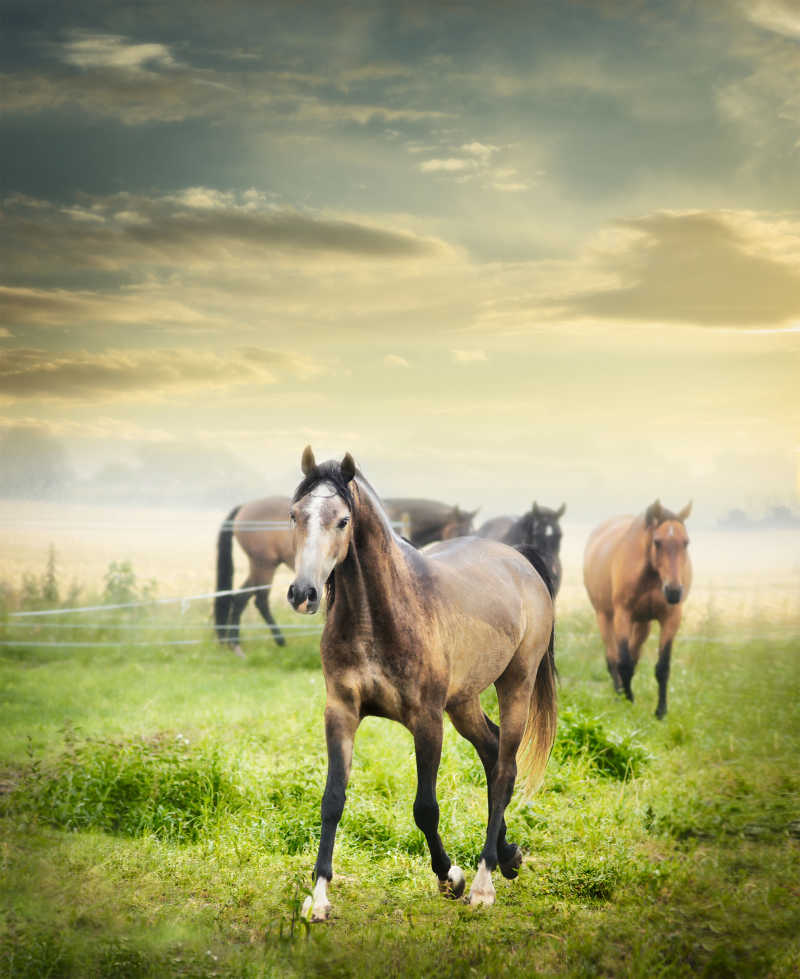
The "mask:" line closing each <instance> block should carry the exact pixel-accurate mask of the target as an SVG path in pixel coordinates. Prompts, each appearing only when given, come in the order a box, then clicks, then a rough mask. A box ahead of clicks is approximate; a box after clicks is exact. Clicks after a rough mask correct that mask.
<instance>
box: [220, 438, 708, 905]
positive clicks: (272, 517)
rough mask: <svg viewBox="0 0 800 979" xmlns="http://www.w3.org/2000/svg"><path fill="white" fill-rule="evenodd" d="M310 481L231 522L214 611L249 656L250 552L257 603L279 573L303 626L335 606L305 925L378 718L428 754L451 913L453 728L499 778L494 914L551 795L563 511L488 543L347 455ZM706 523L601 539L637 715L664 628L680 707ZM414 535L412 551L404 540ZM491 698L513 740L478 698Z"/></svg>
mask: <svg viewBox="0 0 800 979" xmlns="http://www.w3.org/2000/svg"><path fill="white" fill-rule="evenodd" d="M301 470H302V474H303V479H302V480H301V482H300V484H299V486H298V487H297V489H296V491H295V493H294V494H293V496H292V497H291V499H290V498H284V497H271V498H267V499H263V500H256V501H253V502H250V503H246V504H244V505H242V506H238V507H235V508H234V509H233V510H232V511H231V512H230V514H228V516H227V518H226V520H225V522H224V523H223V525H222V528H221V530H220V532H219V536H218V542H217V590H218V591H219V592H222V593H223V594H220V595H218V596H217V598H216V600H215V610H214V611H215V624H216V630H217V635H218V637H219V638H220V640H222V641H225V642H228V643H230V645H231V646H232V647H233V648H234V649H236V650H237V651H238V652H239V653H240V654H241V650H240V648H239V622H240V618H241V615H242V611H243V610H244V607H245V605H246V604H247V601H248V599H249V597H250V595H251V594H252V593H251V592H244V593H240V592H235V591H233V589H232V583H233V561H232V542H233V538H234V537H235V538H236V540H237V541H238V542H239V544H240V545H241V547H242V549H243V550H244V551H245V553H246V554H247V556H248V558H249V573H248V576H247V578H246V580H245V582H244V583H243V585H242V587H243V588H256V587H258V586H264V585H271V583H272V580H273V577H274V574H275V570H276V568H277V567H278V566H279V565H280V564H286V565H288V566H289V567H290V568H292V569H293V570H294V573H295V577H294V580H293V581H292V584H291V586H290V587H289V592H288V598H289V602H290V603H291V605H292V607H293V608H294V609H295V610H296V611H297V612H300V613H305V614H313V613H315V612H316V611H317V610H318V609H319V608H320V605H321V603H322V601H323V597H324V598H325V599H326V605H327V615H326V619H325V625H324V629H323V632H322V638H321V643H320V653H321V659H322V670H323V674H324V677H325V687H326V706H325V736H326V741H327V749H328V776H327V781H326V784H325V790H324V793H323V797H322V828H321V835H320V842H319V850H318V855H317V861H316V865H315V868H314V889H313V894H311V895H309V897H308V899H307V901H306V904H305V906H304V913H305V914H306V915H307V916H308V917H309V918H310V919H311V920H312V921H324V920H325V919H327V918H328V916H329V912H330V908H331V905H330V901H329V899H328V886H329V883H330V881H331V879H332V877H333V869H332V858H333V845H334V839H335V835H336V830H337V826H338V823H339V820H340V818H341V815H342V812H343V809H344V803H345V789H346V786H347V782H348V778H349V773H350V763H351V759H352V752H353V741H354V738H355V734H356V730H357V728H358V725H359V723H360V721H361V720H362V718H364V717H367V716H379V717H386V718H389V719H391V720H395V721H398V722H399V723H401V724H403V725H404V726H405V727H406V728H407V729H408V730H409V731H410V732H411V734H412V736H413V738H414V748H415V754H416V767H417V793H416V798H415V801H414V819H415V822H416V823H417V826H418V827H419V829H420V830H421V831H422V833H423V834H424V836H425V839H426V841H427V844H428V849H429V851H430V857H431V867H432V869H433V871H434V873H435V874H436V877H437V880H438V884H439V890H440V891H441V893H442V894H443V895H445V896H446V897H452V898H459V897H461V895H462V894H463V893H464V890H465V886H466V880H465V876H464V872H463V871H462V870H461V869H460V868H459V867H457V866H456V865H455V864H452V863H451V861H450V858H449V857H448V855H447V852H446V850H445V848H444V844H443V842H442V840H441V838H440V837H439V833H438V824H439V806H438V802H437V798H436V781H437V772H438V768H439V760H440V756H441V748H442V731H443V717H444V714H445V713H446V714H447V715H448V716H449V717H450V720H451V721H452V723H453V726H454V727H455V728H456V730H457V731H458V732H459V734H461V735H462V736H463V737H464V738H466V739H467V740H468V741H470V742H471V744H472V745H473V746H474V747H475V750H476V751H477V753H478V756H479V758H480V760H481V763H482V764H483V767H484V771H485V773H486V781H487V790H488V811H489V818H488V824H487V830H486V837H485V842H484V846H483V849H482V851H481V854H480V856H479V858H478V869H477V872H476V874H475V876H474V878H473V881H472V885H471V887H470V891H469V895H468V901H469V903H470V904H471V905H480V904H483V905H490V904H492V903H494V899H495V890H494V885H493V883H492V872H493V871H494V870H495V869H496V868H497V867H499V868H500V871H501V873H502V874H503V876H504V877H507V878H509V879H513V878H514V877H516V876H517V872H518V868H519V866H520V864H521V862H522V852H521V850H520V848H519V847H518V846H517V845H516V844H514V843H512V842H510V841H509V840H507V839H506V824H505V818H504V816H505V810H506V807H507V805H508V803H509V801H510V799H511V795H512V792H513V789H514V784H515V781H516V778H517V774H518V772H519V773H520V774H521V775H522V776H523V778H524V781H525V787H526V789H527V790H528V791H532V790H533V789H534V788H536V786H537V785H538V783H539V782H540V781H541V778H542V776H543V773H544V768H545V766H546V764H547V759H548V757H549V754H550V751H551V748H552V745H553V741H554V739H555V732H556V717H557V700H556V683H555V681H556V669H555V661H554V654H553V641H554V622H555V616H554V599H555V595H556V593H557V591H558V587H559V585H560V582H561V562H560V558H559V548H560V543H561V528H560V525H559V521H560V518H561V517H562V516H563V514H564V511H565V506H564V505H562V506H561V507H560V508H559V509H558V510H551V509H548V508H546V507H540V506H538V505H537V504H536V503H534V504H533V507H532V509H531V510H530V511H529V512H528V513H526V514H524V515H523V516H521V517H519V518H513V517H498V518H495V519H494V520H490V521H488V522H487V523H485V524H483V526H481V527H479V528H478V530H477V531H475V532H473V530H472V522H473V519H474V517H475V513H474V512H472V513H470V512H465V511H462V510H461V509H460V508H459V507H453V506H448V505H446V504H443V503H437V502H434V501H430V500H413V499H387V500H381V499H380V497H379V496H378V494H377V493H376V492H375V490H374V489H373V487H372V486H371V485H370V483H369V481H368V480H367V479H366V477H365V476H364V475H363V474H362V473H361V472H360V471H359V470H358V469H357V468H356V466H355V463H354V461H353V458H352V456H351V455H350V454H349V453H348V454H346V455H345V456H344V458H343V459H342V460H341V461H340V462H337V461H333V460H331V461H328V462H324V463H320V464H317V462H316V460H315V458H314V455H313V452H312V451H311V448H310V447H308V446H307V447H306V449H305V451H304V452H303V455H302V459H301ZM690 509H691V504H690V505H688V506H686V507H684V508H683V509H682V510H680V511H679V512H678V513H672V512H671V511H669V510H667V509H666V508H665V507H663V506H662V505H661V503H660V502H659V501H656V502H655V503H653V504H652V505H651V506H649V507H648V508H647V509H646V510H645V512H644V513H643V514H641V515H639V516H635V517H630V516H628V517H617V518H613V519H611V520H609V521H606V522H605V523H603V524H601V525H600V526H599V527H597V528H596V529H595V530H594V531H593V532H592V534H591V535H590V537H589V540H588V542H587V545H586V550H585V555H584V568H583V572H584V583H585V585H586V590H587V592H588V595H589V598H590V600H591V603H592V605H593V607H594V610H595V613H596V615H597V622H598V625H599V627H600V632H601V635H602V637H603V640H604V642H605V645H606V662H607V665H608V670H609V673H610V674H611V678H612V681H613V683H614V688H615V689H616V690H617V691H618V692H621V693H624V694H625V696H626V697H627V698H628V699H629V700H633V692H632V690H631V680H632V677H633V673H634V670H635V668H636V664H637V663H638V660H639V655H640V652H641V648H642V644H643V643H644V641H645V639H646V638H647V635H648V631H649V628H650V623H651V622H652V621H654V620H655V621H658V622H659V624H660V627H661V633H660V641H659V654H658V663H657V666H656V677H657V679H658V687H659V694H658V706H657V709H656V716H657V717H659V718H662V717H663V716H664V714H665V713H666V709H667V696H666V691H667V679H668V676H669V665H670V655H671V648H672V640H673V638H674V636H675V633H676V631H677V629H678V626H679V624H680V620H681V610H682V603H683V601H684V600H685V598H686V596H687V594H688V592H689V587H690V585H691V563H690V561H689V557H688V552H687V547H688V543H689V540H688V536H687V533H686V528H685V521H686V518H687V517H688V516H689V512H690ZM287 517H288V525H287V524H286V521H287ZM401 520H402V521H403V527H404V530H405V532H406V534H407V536H402V535H401V534H399V533H397V531H396V529H395V527H396V525H397V523H398V522H399V521H401ZM265 524H270V525H276V526H270V528H269V529H265V528H264V525H265ZM281 524H284V526H283V527H281V526H280V525H281ZM268 592H269V589H268V588H262V589H261V590H259V591H256V592H255V595H256V599H255V601H256V604H257V606H258V609H259V611H260V612H261V614H262V616H263V617H264V619H265V620H266V622H267V623H268V624H269V626H270V629H271V631H272V634H273V636H274V638H275V641H276V642H277V643H278V644H279V645H283V644H284V638H283V636H282V634H281V632H280V629H279V627H278V625H277V624H276V622H275V620H274V618H273V617H272V613H271V612H270V608H269V599H268ZM491 684H494V686H495V689H496V691H497V699H498V705H499V711H500V726H499V727H498V726H497V725H496V724H494V723H493V722H492V721H491V719H490V718H489V717H488V716H487V715H486V714H485V713H484V712H483V710H482V708H481V704H480V699H479V697H480V694H481V692H482V691H483V690H485V689H486V688H487V687H488V686H490V685H491Z"/></svg>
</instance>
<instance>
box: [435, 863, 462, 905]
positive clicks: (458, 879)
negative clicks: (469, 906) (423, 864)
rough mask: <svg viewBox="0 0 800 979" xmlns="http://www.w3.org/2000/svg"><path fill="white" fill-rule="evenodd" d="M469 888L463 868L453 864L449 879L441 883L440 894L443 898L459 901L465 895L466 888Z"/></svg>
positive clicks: (449, 871) (448, 872) (448, 875)
mask: <svg viewBox="0 0 800 979" xmlns="http://www.w3.org/2000/svg"><path fill="white" fill-rule="evenodd" d="M466 886H467V881H466V878H465V877H464V871H463V870H462V869H461V867H457V866H456V865H455V864H453V865H452V866H451V867H450V869H449V870H448V871H447V877H446V878H445V879H444V880H440V881H439V893H440V894H441V895H442V897H449V898H452V899H453V900H457V899H458V898H460V897H461V895H462V894H463V893H464V888H465V887H466Z"/></svg>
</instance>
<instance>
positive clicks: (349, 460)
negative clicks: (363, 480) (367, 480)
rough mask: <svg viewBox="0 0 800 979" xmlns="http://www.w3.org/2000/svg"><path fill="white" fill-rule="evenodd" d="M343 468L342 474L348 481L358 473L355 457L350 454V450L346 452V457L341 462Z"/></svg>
mask: <svg viewBox="0 0 800 979" xmlns="http://www.w3.org/2000/svg"><path fill="white" fill-rule="evenodd" d="M341 468H342V476H343V478H344V481H345V482H346V483H349V482H350V480H351V479H352V478H353V476H355V474H356V464H355V460H354V459H353V457H352V456H351V455H350V453H349V452H346V453H345V456H344V459H342V462H341Z"/></svg>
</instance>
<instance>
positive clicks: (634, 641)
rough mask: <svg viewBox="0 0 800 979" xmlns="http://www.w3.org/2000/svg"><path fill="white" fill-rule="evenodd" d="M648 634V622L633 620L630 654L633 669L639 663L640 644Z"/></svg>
mask: <svg viewBox="0 0 800 979" xmlns="http://www.w3.org/2000/svg"><path fill="white" fill-rule="evenodd" d="M649 634H650V623H649V622H634V623H633V624H632V625H631V638H630V654H631V660H632V661H633V668H634V670H635V669H636V667H637V666H638V665H639V657H640V656H641V654H642V646H643V645H644V642H645V640H646V639H647V637H648V635H649Z"/></svg>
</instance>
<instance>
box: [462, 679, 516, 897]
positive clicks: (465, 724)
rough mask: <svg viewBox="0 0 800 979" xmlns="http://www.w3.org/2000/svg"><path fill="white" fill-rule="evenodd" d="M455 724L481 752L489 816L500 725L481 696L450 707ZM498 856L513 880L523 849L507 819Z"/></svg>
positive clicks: (498, 847) (499, 861)
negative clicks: (508, 836)
mask: <svg viewBox="0 0 800 979" xmlns="http://www.w3.org/2000/svg"><path fill="white" fill-rule="evenodd" d="M448 714H449V715H450V720H451V721H452V722H453V727H454V728H455V729H456V731H458V733H459V734H460V735H461V736H462V737H463V738H466V739H467V741H469V742H470V744H471V745H472V746H473V747H474V748H475V750H476V751H477V752H478V757H479V758H480V760H481V763H482V765H483V770H484V772H485V773H486V787H487V795H488V797H489V817H490V818H491V815H492V780H493V778H494V770H495V767H496V765H497V756H498V752H499V743H500V728H499V727H498V726H497V725H496V724H495V723H494V721H492V720H491V719H490V718H488V717H487V716H486V714H484V712H483V710H482V709H481V704H480V701H479V700H478V698H477V697H476V698H475V699H474V700H469V701H467V702H466V703H461V704H458V705H457V706H455V707H453V708H452V709H450V710H449V711H448ZM497 858H498V863H499V866H500V871H501V873H502V874H503V876H504V877H507V878H508V879H509V880H513V878H514V877H516V876H517V870H518V867H519V865H520V864H521V863H522V851H521V850H520V848H519V847H518V846H517V845H516V843H509V842H508V841H507V840H506V823H505V819H503V822H502V823H501V824H500V832H499V834H498V838H497Z"/></svg>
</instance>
